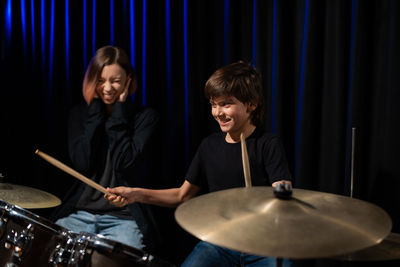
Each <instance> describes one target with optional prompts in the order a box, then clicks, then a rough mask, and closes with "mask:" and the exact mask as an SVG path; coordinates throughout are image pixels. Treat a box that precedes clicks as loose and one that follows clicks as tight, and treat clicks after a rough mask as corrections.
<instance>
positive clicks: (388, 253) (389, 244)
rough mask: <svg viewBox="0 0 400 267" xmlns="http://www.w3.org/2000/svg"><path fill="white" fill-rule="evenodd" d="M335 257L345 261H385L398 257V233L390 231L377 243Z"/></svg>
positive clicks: (399, 254)
mask: <svg viewBox="0 0 400 267" xmlns="http://www.w3.org/2000/svg"><path fill="white" fill-rule="evenodd" d="M335 259H339V260H347V261H386V260H396V259H400V234H397V233H390V234H389V235H388V236H387V237H386V238H385V239H384V240H383V241H382V242H381V243H379V244H378V245H375V246H372V247H369V248H366V249H363V250H359V251H356V252H353V253H350V254H346V255H342V256H337V257H335Z"/></svg>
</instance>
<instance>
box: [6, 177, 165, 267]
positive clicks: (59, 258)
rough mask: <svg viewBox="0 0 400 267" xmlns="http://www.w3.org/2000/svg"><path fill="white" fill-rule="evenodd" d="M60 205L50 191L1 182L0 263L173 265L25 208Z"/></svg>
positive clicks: (25, 265) (85, 266)
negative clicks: (65, 225) (74, 231)
mask: <svg viewBox="0 0 400 267" xmlns="http://www.w3.org/2000/svg"><path fill="white" fill-rule="evenodd" d="M59 204H61V201H60V199H59V198H57V197H56V196H54V195H52V194H49V193H47V192H44V191H41V190H38V189H35V188H30V187H26V186H19V185H13V184H8V183H0V266H13V267H16V266H20V267H28V266H30V267H31V266H60V267H61V266H68V267H69V266H79V267H88V266H93V267H100V266H111V267H113V266H138V267H140V266H143V267H144V266H157V267H158V266H173V265H171V264H170V263H168V262H166V261H164V260H161V259H159V258H157V257H155V256H153V255H151V254H148V253H145V252H144V251H141V250H138V249H135V248H133V247H130V246H127V245H124V244H122V243H119V242H117V241H114V240H110V239H107V238H105V237H103V236H101V235H96V234H92V233H85V232H81V233H79V234H76V233H73V232H71V231H69V230H68V229H66V228H63V227H61V226H59V225H57V224H55V223H53V222H51V221H50V220H47V219H45V218H43V217H40V216H38V215H36V214H34V213H32V212H30V211H28V210H26V209H38V208H50V207H55V206H57V205H59Z"/></svg>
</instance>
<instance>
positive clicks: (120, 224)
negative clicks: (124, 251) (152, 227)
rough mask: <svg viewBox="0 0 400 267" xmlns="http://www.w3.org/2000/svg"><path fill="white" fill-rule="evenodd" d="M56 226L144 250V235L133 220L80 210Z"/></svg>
mask: <svg viewBox="0 0 400 267" xmlns="http://www.w3.org/2000/svg"><path fill="white" fill-rule="evenodd" d="M56 224H58V225H60V226H62V227H64V228H67V229H68V230H71V231H72V232H74V233H77V234H79V233H80V232H87V233H92V234H101V235H102V236H104V237H105V238H107V239H112V240H115V241H117V242H120V243H123V244H125V245H128V246H131V247H134V248H137V249H143V248H144V244H143V234H142V232H141V231H140V229H139V227H138V225H137V224H136V222H135V221H134V220H132V219H122V218H118V217H115V216H111V215H99V214H92V213H89V212H86V211H82V210H79V211H77V212H75V213H71V214H70V215H68V216H67V217H64V218H61V219H58V220H57V221H56Z"/></svg>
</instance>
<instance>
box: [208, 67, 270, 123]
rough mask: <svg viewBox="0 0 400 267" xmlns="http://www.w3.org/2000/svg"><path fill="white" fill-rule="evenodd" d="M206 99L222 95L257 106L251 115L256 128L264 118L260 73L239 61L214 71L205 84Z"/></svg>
mask: <svg viewBox="0 0 400 267" xmlns="http://www.w3.org/2000/svg"><path fill="white" fill-rule="evenodd" d="M204 93H205V96H206V98H207V99H210V100H211V99H213V98H216V97H220V96H223V95H226V96H234V97H236V98H237V99H238V100H239V101H240V102H242V103H253V104H257V108H256V109H255V110H254V111H253V112H252V113H251V115H250V118H251V123H252V124H253V125H255V126H258V125H259V124H260V123H261V122H262V120H263V117H264V97H263V94H262V79H261V74H260V72H259V71H258V70H257V69H256V68H255V67H253V66H252V65H251V64H248V63H245V62H243V61H239V62H236V63H232V64H230V65H227V66H225V67H222V68H220V69H218V70H217V71H215V72H214V73H213V74H212V75H211V77H210V78H209V79H208V81H207V82H206V86H205V88H204Z"/></svg>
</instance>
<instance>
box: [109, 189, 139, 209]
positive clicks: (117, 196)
mask: <svg viewBox="0 0 400 267" xmlns="http://www.w3.org/2000/svg"><path fill="white" fill-rule="evenodd" d="M107 192H109V194H105V195H104V198H105V199H107V200H108V202H110V204H111V205H114V206H117V207H123V206H125V205H128V204H131V203H133V202H134V199H133V196H132V195H131V188H129V187H125V186H119V187H115V188H107Z"/></svg>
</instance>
